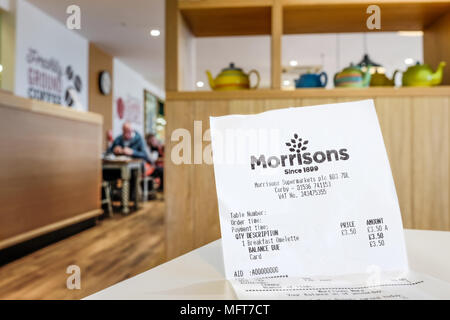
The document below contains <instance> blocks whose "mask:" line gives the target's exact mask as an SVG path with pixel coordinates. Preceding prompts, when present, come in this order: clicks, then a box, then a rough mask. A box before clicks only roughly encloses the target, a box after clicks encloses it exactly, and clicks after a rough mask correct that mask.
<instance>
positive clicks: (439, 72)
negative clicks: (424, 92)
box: [431, 61, 446, 85]
mask: <svg viewBox="0 0 450 320" xmlns="http://www.w3.org/2000/svg"><path fill="white" fill-rule="evenodd" d="M445 65H446V63H445V62H444V61H442V62H441V63H439V66H438V67H437V69H436V72H435V73H433V74H432V76H431V84H432V85H438V84H440V83H441V81H442V76H443V74H444V67H445Z"/></svg>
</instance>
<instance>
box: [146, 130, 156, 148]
mask: <svg viewBox="0 0 450 320" xmlns="http://www.w3.org/2000/svg"><path fill="white" fill-rule="evenodd" d="M147 145H149V146H151V147H157V146H158V145H159V141H158V139H157V138H156V136H155V135H154V134H153V133H149V134H147Z"/></svg>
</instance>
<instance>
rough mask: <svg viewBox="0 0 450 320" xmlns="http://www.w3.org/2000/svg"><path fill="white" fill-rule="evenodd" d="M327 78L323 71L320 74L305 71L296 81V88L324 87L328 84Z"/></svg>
mask: <svg viewBox="0 0 450 320" xmlns="http://www.w3.org/2000/svg"><path fill="white" fill-rule="evenodd" d="M327 80H328V77H327V74H326V73H325V72H322V73H320V74H316V73H305V74H302V75H301V76H300V78H299V79H295V80H294V81H295V87H296V88H323V87H325V86H326V85H327Z"/></svg>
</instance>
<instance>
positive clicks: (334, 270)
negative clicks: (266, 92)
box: [210, 100, 450, 299]
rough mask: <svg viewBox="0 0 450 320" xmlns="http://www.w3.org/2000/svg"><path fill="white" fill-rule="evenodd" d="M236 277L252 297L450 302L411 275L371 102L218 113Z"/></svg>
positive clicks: (225, 218) (224, 218) (225, 235)
mask: <svg viewBox="0 0 450 320" xmlns="http://www.w3.org/2000/svg"><path fill="white" fill-rule="evenodd" d="M210 125H211V145H212V151H213V161H214V174H215V181H216V189H217V197H218V205H219V216H220V226H221V233H222V246H223V255H224V263H225V273H226V278H227V279H229V280H230V281H231V283H232V285H233V288H234V290H235V292H236V294H237V296H238V298H241V299H258V298H261V299H440V298H443V299H448V298H449V297H450V284H448V283H447V282H444V281H441V280H438V279H435V278H432V277H429V276H425V275H422V274H416V273H413V272H411V271H409V268H408V260H407V256H406V249H405V241H404V237H403V226H402V220H401V214H400V208H399V204H398V200H397V194H396V190H395V186H394V181H393V178H392V173H391V169H390V166H389V161H388V157H387V153H386V149H385V146H384V142H383V137H382V135H381V130H380V127H379V124H378V119H377V115H376V112H375V108H374V104H373V101H372V100H364V101H357V102H346V103H338V104H328V105H321V106H312V107H299V108H286V109H279V110H271V111H267V112H263V113H260V114H255V115H229V116H223V117H211V118H210Z"/></svg>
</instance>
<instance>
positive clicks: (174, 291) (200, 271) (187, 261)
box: [85, 230, 450, 300]
mask: <svg viewBox="0 0 450 320" xmlns="http://www.w3.org/2000/svg"><path fill="white" fill-rule="evenodd" d="M405 241H406V247H407V251H408V260H409V266H410V269H411V270H413V271H417V272H421V273H425V274H428V275H431V276H434V277H436V278H439V279H441V280H446V281H448V282H450V232H445V231H426V230H405ZM224 274H225V271H224V264H223V255H222V244H221V240H220V239H219V240H217V241H214V242H211V243H209V244H207V245H205V246H203V247H201V248H198V249H196V250H193V251H191V252H189V253H187V254H185V255H182V256H180V257H178V258H176V259H173V260H171V261H168V262H166V263H164V264H161V265H159V266H157V267H155V268H153V269H151V270H148V271H146V272H143V273H141V274H139V275H137V276H135V277H133V278H130V279H128V280H125V281H122V282H119V283H118V284H115V285H113V286H111V287H109V288H106V289H104V290H102V291H99V292H97V293H95V294H93V295H91V296H88V297H86V298H85V299H187V300H189V299H236V295H235V293H234V291H233V289H232V287H231V284H230V283H229V282H228V281H227V280H225V276H224Z"/></svg>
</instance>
